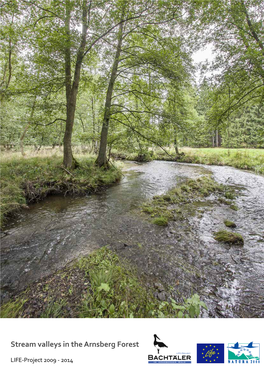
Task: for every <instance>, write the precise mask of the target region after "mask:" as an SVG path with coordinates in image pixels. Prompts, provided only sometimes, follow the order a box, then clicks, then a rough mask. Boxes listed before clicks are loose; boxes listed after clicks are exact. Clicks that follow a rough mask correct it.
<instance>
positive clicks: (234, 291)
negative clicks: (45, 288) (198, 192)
mask: <svg viewBox="0 0 264 373" xmlns="http://www.w3.org/2000/svg"><path fill="white" fill-rule="evenodd" d="M123 174H124V176H123V178H122V180H121V182H120V183H119V184H117V185H115V186H113V187H111V188H109V189H107V190H106V191H104V192H102V193H100V194H98V195H89V196H86V197H76V198H73V197H62V196H50V197H48V198H46V199H45V200H44V201H43V202H40V203H37V204H34V205H31V206H30V209H29V210H26V211H23V212H21V213H20V214H19V215H18V216H17V218H16V219H14V220H13V221H10V223H9V224H8V226H6V228H5V229H4V230H3V232H2V249H1V267H2V271H1V285H2V289H1V290H2V292H1V298H2V301H3V300H7V299H8V298H9V297H10V296H11V295H12V294H14V293H16V292H18V291H20V290H23V289H24V288H26V286H28V285H29V284H30V283H32V282H34V281H36V280H39V279H41V278H43V277H45V276H48V275H50V274H51V273H54V272H55V271H56V270H58V269H60V268H63V267H64V266H65V265H66V264H67V263H69V262H71V261H73V260H75V259H76V258H79V257H81V256H83V255H88V254H89V253H91V252H92V251H94V250H96V249H97V248H99V247H102V246H106V245H108V246H109V247H110V248H111V249H112V250H114V251H116V252H117V253H118V255H119V256H120V257H123V258H126V259H128V260H129V261H130V262H131V263H132V264H133V265H134V266H136V267H137V269H138V272H139V273H140V274H142V276H143V277H144V278H145V279H146V282H147V283H148V282H149V283H150V284H152V285H153V284H154V285H155V286H156V288H157V294H156V296H157V297H158V298H159V299H161V300H165V299H167V298H166V297H167V296H168V294H167V293H166V289H168V288H169V289H170V292H171V293H172V294H173V297H174V298H175V299H176V300H177V301H179V302H180V301H182V299H183V297H184V298H186V297H189V296H191V295H192V294H194V293H198V294H199V295H200V297H201V299H202V300H203V301H204V302H205V303H206V305H207V307H208V310H207V311H203V314H202V317H263V316H264V177H263V176H259V175H256V174H253V173H250V172H245V171H241V170H237V169H234V168H231V167H221V166H204V165H203V166H200V165H189V164H180V163H174V162H163V161H152V162H150V163H144V164H137V163H134V162H125V166H124V169H123ZM201 175H212V176H213V177H214V178H215V180H216V181H218V182H220V183H223V184H227V185H231V186H233V187H234V188H236V189H237V190H238V191H239V196H238V197H237V199H236V202H235V203H236V205H237V206H238V207H239V210H238V211H234V210H232V209H230V206H228V205H225V204H220V203H217V202H216V201H215V200H214V198H213V197H208V198H207V199H206V201H203V202H201V203H197V204H193V206H188V207H186V210H185V211H184V212H183V216H182V218H181V219H179V220H178V221H172V222H169V225H168V227H160V226H156V225H154V224H152V223H151V222H150V221H149V220H148V219H146V217H145V216H144V215H143V214H141V213H140V206H141V204H142V203H143V202H144V201H146V200H148V199H150V198H152V197H153V196H155V195H159V194H163V193H165V192H166V191H168V190H169V189H171V188H173V187H175V186H176V185H177V184H179V183H181V182H183V181H184V180H186V179H187V178H197V177H199V176H201ZM225 219H227V220H231V221H234V222H235V223H236V225H237V228H235V230H234V231H235V232H237V233H240V234H242V236H243V237H244V241H245V243H244V246H229V245H226V244H222V243H219V242H217V241H215V240H214V238H213V232H214V231H217V230H220V229H226V227H225V226H224V220H225Z"/></svg>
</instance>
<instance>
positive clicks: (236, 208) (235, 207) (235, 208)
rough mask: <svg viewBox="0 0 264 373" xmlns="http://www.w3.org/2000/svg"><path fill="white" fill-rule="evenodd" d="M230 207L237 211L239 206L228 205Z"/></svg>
mask: <svg viewBox="0 0 264 373" xmlns="http://www.w3.org/2000/svg"><path fill="white" fill-rule="evenodd" d="M230 208H231V209H232V210H234V211H238V210H239V208H238V207H237V205H230Z"/></svg>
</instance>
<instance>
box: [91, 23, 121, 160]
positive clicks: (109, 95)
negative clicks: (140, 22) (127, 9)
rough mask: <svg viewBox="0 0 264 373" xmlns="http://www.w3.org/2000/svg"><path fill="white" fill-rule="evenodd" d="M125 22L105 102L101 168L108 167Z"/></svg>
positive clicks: (119, 34)
mask: <svg viewBox="0 0 264 373" xmlns="http://www.w3.org/2000/svg"><path fill="white" fill-rule="evenodd" d="M123 27H124V25H123V22H121V23H120V25H119V32H118V42H117V48H116V55H115V60H114V63H113V67H112V72H111V77H110V81H109V85H108V89H107V94H106V100H105V109H104V119H103V126H102V131H101V140H100V147H99V154H98V157H97V160H96V162H95V163H96V164H97V165H98V166H99V167H107V166H108V160H107V156H106V148H107V136H108V128H109V121H110V117H111V103H112V96H113V91H114V85H115V80H116V77H117V69H118V64H119V58H120V54H121V48H122V41H123Z"/></svg>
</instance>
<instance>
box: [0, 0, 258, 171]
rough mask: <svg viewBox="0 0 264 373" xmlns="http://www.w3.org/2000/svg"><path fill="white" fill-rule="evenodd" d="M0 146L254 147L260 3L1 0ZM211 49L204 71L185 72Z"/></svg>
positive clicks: (101, 153) (67, 157) (67, 153)
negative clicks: (198, 54) (200, 52)
mask: <svg viewBox="0 0 264 373" xmlns="http://www.w3.org/2000/svg"><path fill="white" fill-rule="evenodd" d="M0 10H1V19H2V21H1V30H0V37H1V44H2V48H1V50H0V61H1V66H0V101H1V113H0V124H1V139H0V144H1V146H2V147H3V148H5V149H10V148H13V149H20V150H21V152H22V154H24V152H25V149H24V147H25V146H27V145H30V146H34V147H35V149H36V150H39V149H40V148H41V147H44V146H52V147H55V146H61V147H62V148H63V149H64V165H65V166H66V167H69V168H74V157H73V154H72V147H73V146H74V145H82V146H83V147H86V148H87V149H88V150H89V151H90V152H95V153H96V154H97V155H98V158H97V163H98V164H99V165H100V166H101V165H103V164H105V163H106V162H107V154H108V152H109V151H110V152H111V149H113V148H115V149H117V150H119V151H128V152H144V151H147V150H148V149H149V148H150V147H151V146H157V147H162V148H166V147H169V146H171V147H173V148H175V151H176V153H177V152H178V151H179V150H178V147H183V146H188V147H219V146H222V147H227V148H240V147H248V148H263V147H264V139H263V127H264V109H263V94H264V90H263V87H264V70H263V56H264V46H263V38H264V30H263V23H262V20H263V12H264V9H263V2H262V1H261V0H222V1H191V0H187V1H177V0H172V1H150V0H137V1H133V0H131V1H126V0H111V1H107V0H106V1H100V0H96V1H92V0H90V1H70V0H64V1H55V0H43V1H26V0H22V1H2V2H1V8H0ZM208 45H209V47H210V49H211V50H212V59H211V62H208V61H205V62H203V63H201V64H199V65H198V64H195V61H194V59H193V56H194V55H195V52H197V51H198V50H201V49H202V48H205V47H206V46H208Z"/></svg>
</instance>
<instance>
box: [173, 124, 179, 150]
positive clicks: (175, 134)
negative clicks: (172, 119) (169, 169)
mask: <svg viewBox="0 0 264 373" xmlns="http://www.w3.org/2000/svg"><path fill="white" fill-rule="evenodd" d="M174 149H175V153H176V155H179V154H180V153H179V148H178V140H177V132H176V130H175V129H174Z"/></svg>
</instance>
